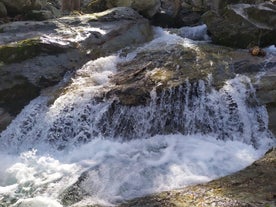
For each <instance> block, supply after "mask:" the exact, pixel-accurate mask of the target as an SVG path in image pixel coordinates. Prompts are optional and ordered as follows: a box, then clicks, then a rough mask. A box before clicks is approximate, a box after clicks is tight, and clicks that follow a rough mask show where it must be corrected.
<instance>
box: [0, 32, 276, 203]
mask: <svg viewBox="0 0 276 207" xmlns="http://www.w3.org/2000/svg"><path fill="white" fill-rule="evenodd" d="M202 29H204V28H201V27H200V30H202ZM189 34H190V33H189ZM175 43H178V44H182V45H183V46H185V47H196V43H195V42H193V41H191V40H189V39H186V38H181V37H179V36H176V35H172V34H169V33H167V32H164V31H161V30H160V29H159V30H158V31H157V33H156V38H155V39H154V40H153V41H152V42H150V43H148V44H146V45H145V46H143V47H141V48H138V49H137V50H136V51H135V52H132V53H130V54H128V55H127V56H125V57H122V56H120V54H115V55H111V56H108V57H102V58H99V59H97V60H95V61H90V62H88V63H86V64H85V65H84V66H83V67H82V68H80V69H79V70H78V71H77V73H76V76H75V77H74V78H73V79H72V83H71V84H70V86H68V87H67V88H66V89H65V90H64V91H63V93H61V94H59V97H58V98H57V99H55V100H54V102H53V101H52V99H53V97H52V94H51V93H48V92H45V93H44V94H42V95H41V96H40V97H38V98H36V99H35V100H33V101H32V102H31V103H30V104H29V105H28V106H26V107H25V108H24V110H23V111H22V112H21V113H20V114H19V115H18V117H17V118H16V119H15V120H14V121H13V122H12V123H11V125H10V126H9V127H8V128H7V129H6V130H5V131H3V132H2V133H1V135H0V140H1V142H0V149H1V153H0V156H1V161H0V163H1V164H0V175H1V176H0V206H1V207H2V206H3V207H6V206H9V207H61V206H62V199H64V193H65V192H66V191H67V190H68V188H70V186H72V185H73V184H74V183H76V182H79V185H78V187H79V189H80V191H81V192H82V193H83V195H81V196H82V197H81V198H80V200H79V201H77V203H76V204H72V205H71V206H85V205H93V204H100V205H106V206H112V205H116V204H117V203H118V202H122V201H124V200H127V199H131V198H135V197H138V196H143V195H146V194H149V193H153V192H160V191H164V190H170V189H175V188H180V187H184V186H187V185H191V184H195V183H202V182H207V181H210V180H212V179H215V178H218V177H221V176H224V175H227V174H230V173H233V172H235V171H238V170H240V169H242V168H244V167H246V166H248V165H250V164H251V163H252V162H253V161H255V160H257V159H258V158H260V157H261V156H262V155H263V154H264V153H265V151H266V150H267V149H268V148H269V147H271V146H273V145H275V141H274V140H273V139H272V135H271V133H270V132H269V130H268V129H267V122H268V116H267V112H266V109H265V107H264V106H248V105H247V100H246V99H247V98H248V97H249V96H251V95H252V94H254V88H253V87H252V84H251V83H250V79H249V78H247V77H246V76H237V77H236V78H234V79H232V80H228V81H227V82H226V83H225V85H224V86H223V87H222V89H221V90H219V91H216V90H215V89H212V88H210V87H211V86H210V84H211V83H210V82H211V81H212V80H211V79H212V77H209V79H208V80H202V81H199V82H198V84H197V85H196V86H192V85H191V84H190V83H189V81H188V80H187V83H186V85H185V88H186V89H183V90H182V88H181V87H180V88H178V89H177V90H175V91H168V92H166V93H164V94H161V98H160V97H157V94H156V92H155V91H154V90H153V91H152V93H151V98H152V101H151V104H150V105H149V106H145V107H134V108H127V107H123V106H122V108H119V109H117V111H115V112H114V115H113V118H114V119H112V121H111V123H112V124H111V125H110V126H109V128H110V130H109V132H110V133H109V134H106V133H105V134H103V133H101V129H102V125H104V124H105V122H102V119H103V117H105V114H106V113H107V112H108V110H109V109H110V107H111V105H112V101H110V100H106V101H105V102H98V101H96V100H94V98H95V97H97V96H98V95H99V93H103V92H104V91H106V90H108V89H109V88H110V87H112V83H110V82H109V80H110V77H111V76H112V75H114V74H115V73H116V65H117V64H118V63H121V62H124V61H129V60H131V59H133V58H134V57H135V56H136V54H137V52H141V51H146V50H154V49H156V48H158V47H160V44H162V45H165V46H166V45H169V44H175ZM270 49H271V48H270ZM272 49H273V48H272ZM193 87H196V88H197V90H198V91H197V92H198V93H199V94H201V97H199V98H193V99H192V102H191V100H188V99H187V97H188V96H187V94H190V91H191V90H195V89H194V88H193ZM172 94H174V95H176V96H178V97H179V99H178V100H177V101H176V102H175V103H173V105H170V104H168V102H169V103H171V102H170V100H171V99H170V97H171V96H172ZM183 97H184V98H183ZM158 98H159V99H160V100H161V101H156V100H157V99H158ZM162 100H163V102H162ZM157 102H158V103H157ZM184 106H185V107H184ZM184 109H185V110H184ZM166 110H167V111H166ZM172 110H176V111H175V114H174V117H175V120H174V121H175V123H176V124H175V130H174V131H172V133H169V134H163V131H162V130H163V129H162V126H164V123H165V121H166V117H168V116H169V114H170V113H171V111H172ZM207 111H209V114H208V113H206V112H207ZM210 114H211V115H210ZM122 117H128V118H129V120H131V121H135V123H136V125H135V126H136V128H135V127H134V130H133V132H132V136H134V138H133V137H132V138H131V139H129V140H128V141H126V142H122V141H121V140H122V139H119V138H118V139H114V136H115V135H114V133H115V132H114V131H116V130H117V129H118V127H116V124H118V123H120V122H121V120H122ZM195 120H196V121H197V123H201V125H202V126H204V127H206V129H208V130H209V131H208V130H207V131H205V133H202V132H201V131H200V130H198V129H197V127H196V126H197V123H196V122H195ZM204 124H207V125H206V126H205V125H204ZM178 125H179V127H178ZM105 127H106V126H105ZM204 127H203V128H204ZM180 128H183V129H185V132H186V133H184V132H183V133H180V132H178V133H177V131H179V129H180ZM120 129H121V128H120ZM149 131H151V132H152V131H154V135H153V136H151V135H150V134H149ZM122 134H128V133H124V132H122V133H121V135H122ZM84 174H85V179H81V181H79V180H80V177H82V176H83V175H84Z"/></svg>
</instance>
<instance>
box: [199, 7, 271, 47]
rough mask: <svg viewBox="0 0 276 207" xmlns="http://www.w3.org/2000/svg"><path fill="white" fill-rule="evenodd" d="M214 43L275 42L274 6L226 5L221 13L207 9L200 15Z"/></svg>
mask: <svg viewBox="0 0 276 207" xmlns="http://www.w3.org/2000/svg"><path fill="white" fill-rule="evenodd" d="M203 21H204V23H205V24H207V27H208V30H209V32H210V33H211V37H212V40H213V41H214V43H217V44H221V45H226V46H231V47H238V48H249V47H252V46H255V45H258V46H260V47H264V46H268V45H272V44H276V39H275V37H276V5H274V4H272V3H269V2H265V3H261V4H257V5H251V4H235V5H228V6H227V7H226V8H225V10H224V11H223V14H222V15H219V14H217V13H216V12H214V11H208V12H207V13H205V14H204V15H203Z"/></svg>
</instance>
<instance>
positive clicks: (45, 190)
mask: <svg viewBox="0 0 276 207" xmlns="http://www.w3.org/2000/svg"><path fill="white" fill-rule="evenodd" d="M206 149H207V150H206ZM264 150H265V148H262V149H258V150H256V149H254V147H253V146H252V145H247V144H245V143H242V142H239V141H222V140H216V139H214V137H212V136H203V135H199V134H198V135H187V136H184V135H180V134H179V135H158V136H155V137H152V138H151V139H139V140H133V141H130V142H125V143H122V142H116V141H113V140H102V139H95V140H92V141H91V142H90V143H88V144H85V145H83V146H81V147H80V148H77V149H75V150H72V151H70V152H62V153H57V154H56V155H52V157H49V156H45V155H44V156H43V155H40V156H39V155H36V152H35V151H29V152H26V153H23V154H21V157H20V160H18V162H17V163H15V164H13V165H12V166H10V167H9V168H8V169H7V170H6V172H3V170H2V175H4V176H6V177H8V178H9V181H5V182H4V186H3V182H1V183H0V184H1V186H3V187H1V188H0V201H2V202H4V203H5V202H6V203H8V202H9V201H10V200H12V199H19V200H18V201H17V202H16V203H15V204H14V205H12V206H37V207H38V206H49V207H56V206H59V205H60V204H58V203H57V202H58V201H59V195H60V194H61V193H62V192H63V191H64V190H65V189H66V188H67V187H69V186H70V185H71V184H73V183H74V182H76V180H77V178H78V177H79V176H80V175H81V173H83V172H86V175H87V176H86V179H84V180H83V181H82V182H81V184H79V186H80V188H81V189H82V191H84V192H85V194H86V195H89V196H88V197H87V198H86V199H85V202H86V204H93V203H101V204H105V205H107V204H108V205H111V204H114V203H116V202H118V201H122V200H125V199H130V198H133V197H137V196H142V195H145V194H148V193H152V192H158V191H162V190H169V189H173V188H178V187H183V186H186V185H189V184H195V183H201V182H206V181H209V180H211V179H214V178H217V177H220V176H223V175H227V174H229V173H232V172H234V171H237V170H240V169H242V168H243V167H245V166H247V165H249V164H250V163H252V162H253V161H254V160H256V159H258V158H259V157H260V156H261V155H262V154H263V153H264ZM7 198H9V199H7ZM83 202H84V200H83V201H82V203H83ZM19 204H20V205H19Z"/></svg>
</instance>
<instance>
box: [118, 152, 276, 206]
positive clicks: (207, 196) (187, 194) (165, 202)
mask: <svg viewBox="0 0 276 207" xmlns="http://www.w3.org/2000/svg"><path fill="white" fill-rule="evenodd" d="M275 168H276V149H275V148H274V149H271V150H269V151H268V152H267V153H266V154H265V155H264V157H263V158H261V159H260V160H258V161H256V162H254V163H253V164H252V165H251V166H249V167H247V168H245V169H244V170H241V171H239V172H237V173H234V174H232V175H229V176H225V177H222V178H220V179H217V180H214V181H211V182H209V183H206V184H200V185H195V186H190V187H186V188H183V189H179V190H173V191H169V192H163V193H159V194H154V195H151V196H146V197H142V198H137V199H133V200H131V201H129V202H126V203H125V204H121V205H120V207H138V206H139V207H140V206H175V207H180V206H181V207H189V206H217V207H230V206H231V207H247V206H256V207H263V206H274V205H275V188H276V185H275V183H276V175H275V172H274V171H275Z"/></svg>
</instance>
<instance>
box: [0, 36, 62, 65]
mask: <svg viewBox="0 0 276 207" xmlns="http://www.w3.org/2000/svg"><path fill="white" fill-rule="evenodd" d="M62 51H64V48H60V47H58V46H57V45H50V44H45V43H42V42H41V40H40V39H39V38H31V39H26V40H22V41H19V42H14V43H10V44H7V45H1V46H0V62H3V63H17V62H22V61H24V60H27V59H30V58H33V57H36V56H38V55H40V54H41V53H43V52H44V53H47V54H51V53H60V52H62Z"/></svg>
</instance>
